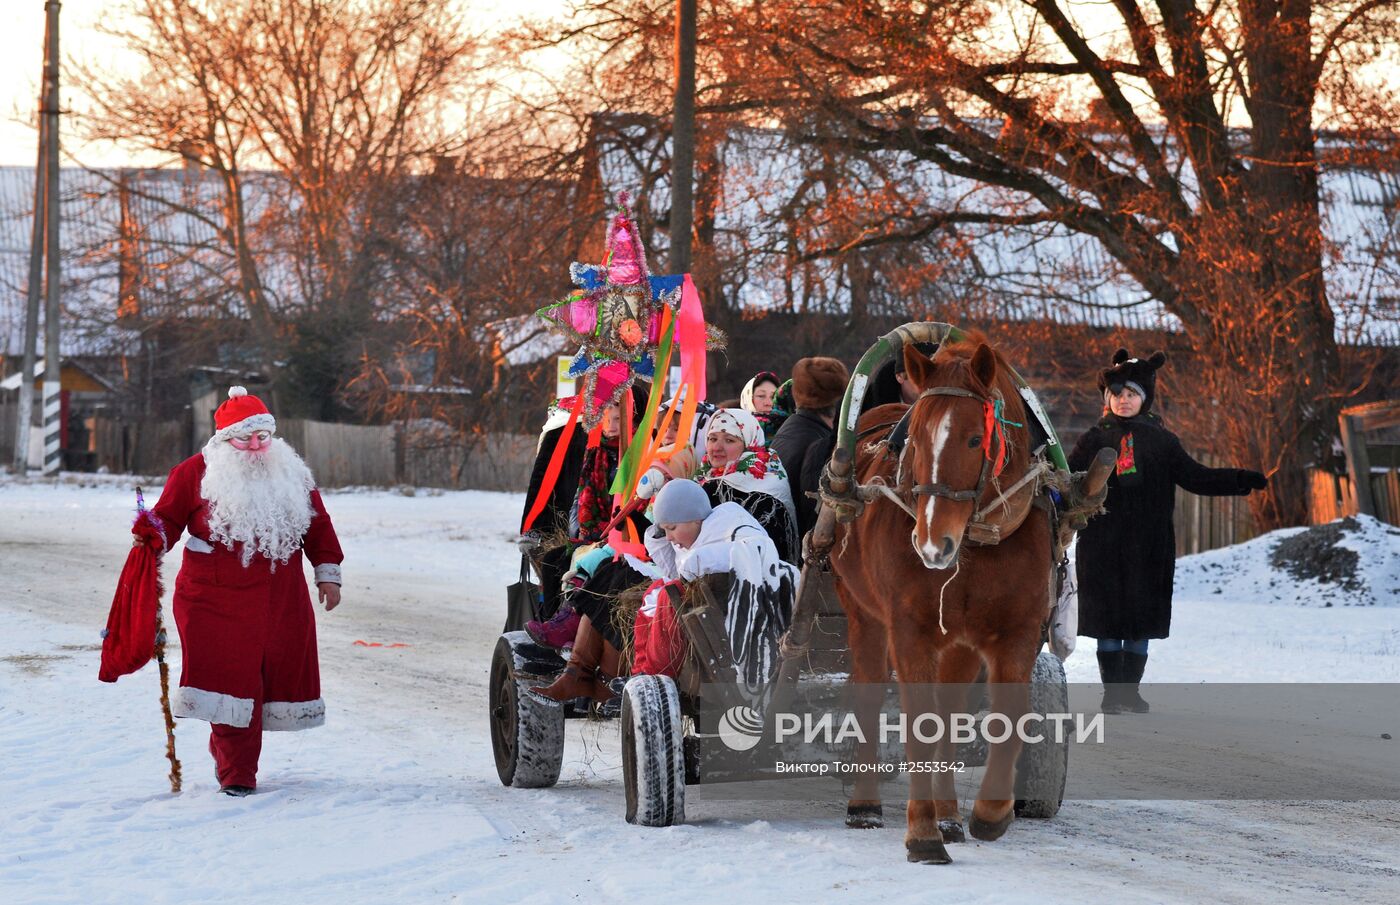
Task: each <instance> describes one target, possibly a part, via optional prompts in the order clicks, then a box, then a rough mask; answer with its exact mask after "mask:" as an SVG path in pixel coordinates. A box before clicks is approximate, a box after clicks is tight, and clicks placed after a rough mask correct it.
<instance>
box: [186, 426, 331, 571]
mask: <svg viewBox="0 0 1400 905" xmlns="http://www.w3.org/2000/svg"><path fill="white" fill-rule="evenodd" d="M203 452H204V480H203V481H201V482H200V485H199V493H200V496H202V497H204V499H206V500H208V501H209V540H210V541H212V542H214V543H216V544H223V545H224V546H225V547H227V548H228V549H230V550H232V549H233V545H234V544H235V543H241V544H243V555H242V559H243V565H244V566H247V565H248V564H249V563H250V562H252V560H253V554H254V553H261V554H262V555H263V556H266V557H267V558H268V559H270V560H272V562H273V563H274V566H275V564H276V563H285V562H286V561H287V560H288V559H290V558H291V556H292V554H293V553H295V552H296V551H297V550H298V549H300V548H301V542H302V538H304V537H305V536H306V529H307V528H308V527H310V525H311V517H312V515H313V514H314V513H313V511H312V508H311V491H312V490H313V489H314V488H315V486H316V482H315V480H314V479H313V478H312V477H311V469H309V468H307V467H306V463H305V462H303V461H302V460H301V456H298V455H297V453H296V450H294V449H292V448H291V446H289V445H287V441H285V440H282V439H279V438H277V437H274V438H273V439H272V441H271V443H270V444H269V446H268V448H267V449H266V450H265V451H264V452H262V453H260V454H258V455H249V454H248V453H246V452H242V451H240V450H237V449H234V448H233V446H232V445H231V444H230V443H228V442H227V441H226V440H210V441H209V442H208V443H206V444H205V445H204V450H203Z"/></svg>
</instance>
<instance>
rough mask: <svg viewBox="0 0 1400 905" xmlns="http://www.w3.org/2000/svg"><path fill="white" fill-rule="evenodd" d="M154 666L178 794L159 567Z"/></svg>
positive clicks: (140, 502)
mask: <svg viewBox="0 0 1400 905" xmlns="http://www.w3.org/2000/svg"><path fill="white" fill-rule="evenodd" d="M136 511H137V513H138V514H144V513H145V512H146V499H145V497H143V496H142V495H141V488H140V487H137V488H136ZM156 575H157V578H156V648H155V653H156V665H157V666H158V667H159V669H160V709H161V712H162V713H163V714H165V756H166V757H167V758H169V759H170V791H171V793H172V794H179V792H180V758H178V757H176V756H175V715H174V714H173V713H171V710H170V665H169V664H168V663H166V662H165V617H164V616H163V615H162V610H163V607H162V606H161V604H160V597H161V595H162V594H163V593H164V591H165V589H164V588H163V587H162V586H161V581H160V578H159V575H160V565H159V562H157V565H156Z"/></svg>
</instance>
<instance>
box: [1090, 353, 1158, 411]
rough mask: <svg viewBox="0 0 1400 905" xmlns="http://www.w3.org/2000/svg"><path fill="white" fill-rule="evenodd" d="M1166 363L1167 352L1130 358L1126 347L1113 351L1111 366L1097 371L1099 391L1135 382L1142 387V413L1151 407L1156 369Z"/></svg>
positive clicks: (1154, 391)
mask: <svg viewBox="0 0 1400 905" xmlns="http://www.w3.org/2000/svg"><path fill="white" fill-rule="evenodd" d="M1166 363H1167V353H1165V352H1153V353H1152V355H1151V356H1150V357H1149V358H1145V359H1143V358H1131V357H1129V355H1128V350H1127V349H1119V350H1118V351H1117V352H1114V353H1113V365H1112V367H1108V368H1105V369H1104V370H1102V371H1100V372H1099V392H1100V393H1103V392H1104V391H1106V390H1107V389H1108V388H1109V386H1111V385H1113V384H1119V383H1135V384H1137V385H1138V386H1139V387H1141V388H1142V391H1143V399H1142V413H1143V414H1146V413H1147V412H1148V411H1150V410H1151V408H1152V401H1153V399H1154V398H1155V397H1156V384H1157V369H1158V368H1160V367H1162V365H1164V364H1166Z"/></svg>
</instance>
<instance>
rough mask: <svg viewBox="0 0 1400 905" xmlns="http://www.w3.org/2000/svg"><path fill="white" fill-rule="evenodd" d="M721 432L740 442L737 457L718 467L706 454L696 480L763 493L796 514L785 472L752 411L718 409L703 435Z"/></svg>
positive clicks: (795, 515) (748, 491) (793, 514)
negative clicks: (741, 447)
mask: <svg viewBox="0 0 1400 905" xmlns="http://www.w3.org/2000/svg"><path fill="white" fill-rule="evenodd" d="M716 433H723V434H728V435H729V436H731V437H738V438H739V439H740V440H741V441H742V442H743V444H744V451H743V452H742V453H740V454H739V458H738V459H736V460H734V461H733V462H729V463H726V464H725V465H722V466H715V465H711V464H710V458H709V456H708V455H706V457H705V461H704V462H703V463H701V472H700V482H701V483H702V484H708V483H710V482H711V481H722V482H723V483H725V484H728V485H729V486H730V487H733V488H734V489H735V490H740V491H743V492H745V493H752V492H755V491H756V492H758V493H766V494H768V495H769V496H772V497H776V498H777V499H778V500H779V501H781V502H782V504H783V506H784V508H786V509H787V510H788V512H789V513H790V514H791V515H792V516H793V518H796V517H797V511H796V509H795V507H794V506H793V503H792V490H791V489H790V488H789V487H788V478H787V471H786V470H785V469H784V468H783V463H782V461H781V460H780V459H779V458H778V454H777V453H775V452H773V451H772V450H770V449H769V448H768V446H767V445H766V444H765V442H764V437H763V428H762V427H760V426H759V423H758V419H757V418H755V417H754V415H753V413H752V412H746V411H744V410H743V409H720V410H719V411H717V412H715V414H714V415H713V416H712V417H711V418H710V420H709V423H708V424H707V425H706V426H705V437H706V438H707V439H708V438H709V436H710V435H711V434H716Z"/></svg>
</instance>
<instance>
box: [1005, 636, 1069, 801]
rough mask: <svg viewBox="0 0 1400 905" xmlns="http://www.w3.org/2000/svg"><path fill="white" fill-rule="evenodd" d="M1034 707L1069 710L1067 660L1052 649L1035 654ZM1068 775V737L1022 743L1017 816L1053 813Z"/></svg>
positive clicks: (1039, 710)
mask: <svg viewBox="0 0 1400 905" xmlns="http://www.w3.org/2000/svg"><path fill="white" fill-rule="evenodd" d="M1031 710H1032V711H1033V712H1035V713H1041V714H1045V713H1066V712H1068V710H1069V686H1068V684H1067V683H1066V680H1065V667H1064V664H1062V663H1061V662H1060V658H1059V657H1056V656H1055V655H1054V654H1052V653H1050V652H1049V651H1042V652H1041V653H1040V655H1039V656H1038V657H1036V658H1035V666H1034V668H1032V670H1031ZM1045 725H1047V726H1048V725H1049V724H1045ZM1068 776H1069V740H1068V739H1064V740H1062V741H1055V739H1054V738H1053V737H1052V736H1049V735H1046V736H1045V740H1044V741H1042V742H1039V743H1037V744H1034V745H1025V746H1024V747H1022V749H1021V758H1020V760H1019V761H1018V762H1017V764H1016V816H1017V817H1054V816H1055V815H1056V814H1057V813H1059V810H1060V805H1061V804H1063V803H1064V800H1065V780H1066V778H1067V777H1068Z"/></svg>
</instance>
